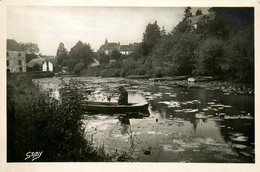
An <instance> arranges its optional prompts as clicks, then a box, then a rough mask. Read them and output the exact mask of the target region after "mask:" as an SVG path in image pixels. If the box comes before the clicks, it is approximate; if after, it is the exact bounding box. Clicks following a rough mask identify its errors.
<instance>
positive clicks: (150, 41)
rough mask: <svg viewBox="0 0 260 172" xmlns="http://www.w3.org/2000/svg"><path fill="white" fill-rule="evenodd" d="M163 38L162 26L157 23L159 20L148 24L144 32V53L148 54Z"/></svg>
mask: <svg viewBox="0 0 260 172" xmlns="http://www.w3.org/2000/svg"><path fill="white" fill-rule="evenodd" d="M160 38H161V31H160V27H159V26H158V25H157V21H155V22H154V24H150V23H149V24H148V25H147V26H146V29H145V32H144V34H143V44H142V49H143V55H144V56H147V55H148V54H149V53H150V52H151V51H152V49H153V47H154V45H155V44H157V43H158V42H159V40H160Z"/></svg>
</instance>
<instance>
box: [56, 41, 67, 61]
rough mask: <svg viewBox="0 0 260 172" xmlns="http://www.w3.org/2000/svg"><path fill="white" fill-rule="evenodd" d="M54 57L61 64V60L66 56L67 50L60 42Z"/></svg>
mask: <svg viewBox="0 0 260 172" xmlns="http://www.w3.org/2000/svg"><path fill="white" fill-rule="evenodd" d="M56 57H57V60H58V64H59V65H62V63H63V61H64V60H65V59H67V58H68V50H67V49H66V48H65V46H64V44H63V43H62V42H61V43H60V44H59V47H58V49H57V53H56Z"/></svg>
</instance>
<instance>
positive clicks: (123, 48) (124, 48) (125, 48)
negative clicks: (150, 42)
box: [120, 45, 133, 51]
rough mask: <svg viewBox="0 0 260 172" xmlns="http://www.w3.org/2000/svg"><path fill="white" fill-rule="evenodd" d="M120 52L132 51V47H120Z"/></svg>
mask: <svg viewBox="0 0 260 172" xmlns="http://www.w3.org/2000/svg"><path fill="white" fill-rule="evenodd" d="M120 51H133V46H131V45H121V46H120Z"/></svg>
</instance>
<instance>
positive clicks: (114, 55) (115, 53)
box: [110, 49, 121, 60]
mask: <svg viewBox="0 0 260 172" xmlns="http://www.w3.org/2000/svg"><path fill="white" fill-rule="evenodd" d="M110 57H111V58H110V59H115V60H118V59H119V58H120V57H121V53H120V52H119V51H118V50H116V49H115V50H113V51H112V53H111V55H110Z"/></svg>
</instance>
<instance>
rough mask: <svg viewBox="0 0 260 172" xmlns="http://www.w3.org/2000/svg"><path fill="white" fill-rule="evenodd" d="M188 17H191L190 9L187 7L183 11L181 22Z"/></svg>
mask: <svg viewBox="0 0 260 172" xmlns="http://www.w3.org/2000/svg"><path fill="white" fill-rule="evenodd" d="M190 17H192V13H191V7H187V8H186V9H185V11H184V18H183V21H187V20H188V19H189V18H190Z"/></svg>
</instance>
